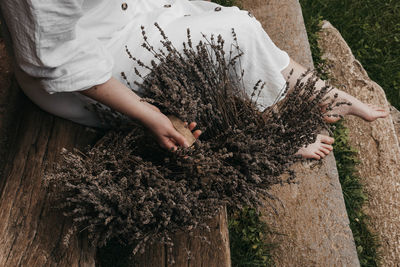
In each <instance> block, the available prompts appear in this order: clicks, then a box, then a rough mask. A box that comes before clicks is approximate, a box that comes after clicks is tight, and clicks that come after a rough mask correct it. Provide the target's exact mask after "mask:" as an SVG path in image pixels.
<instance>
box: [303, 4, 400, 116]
mask: <svg viewBox="0 0 400 267" xmlns="http://www.w3.org/2000/svg"><path fill="white" fill-rule="evenodd" d="M300 3H301V5H302V9H303V15H304V19H305V22H306V24H310V23H312V22H313V21H315V20H317V19H319V18H320V17H322V18H323V19H326V20H329V21H330V22H331V23H332V24H333V26H335V27H336V28H337V29H338V30H339V31H340V33H341V34H342V35H343V38H344V39H345V40H346V42H347V43H348V44H349V46H350V47H351V49H352V51H353V54H354V55H355V57H356V58H357V59H358V60H359V61H360V62H361V64H362V65H363V66H364V67H365V69H366V70H367V72H368V74H369V76H370V77H371V79H372V80H374V81H376V82H377V83H378V84H379V85H381V86H382V87H383V89H384V90H385V92H386V95H387V97H388V99H389V101H390V103H391V104H392V105H393V106H395V107H397V108H400V1H399V0H300Z"/></svg>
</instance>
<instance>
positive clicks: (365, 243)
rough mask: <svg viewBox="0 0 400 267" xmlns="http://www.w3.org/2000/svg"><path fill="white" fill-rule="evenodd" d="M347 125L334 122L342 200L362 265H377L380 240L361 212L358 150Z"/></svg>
mask: <svg viewBox="0 0 400 267" xmlns="http://www.w3.org/2000/svg"><path fill="white" fill-rule="evenodd" d="M348 131H349V130H348V129H347V128H346V127H345V126H344V125H343V123H342V122H338V123H336V124H335V130H334V138H335V143H334V144H333V148H334V150H333V152H334V154H335V158H336V166H337V169H338V172H339V179H340V183H341V185H342V190H343V197H344V202H345V204H346V209H347V214H348V216H349V220H350V228H351V231H352V232H353V236H354V241H355V243H356V247H357V254H358V258H359V260H360V264H361V266H368V267H372V266H379V255H378V253H377V249H378V247H379V240H378V239H377V237H376V235H374V234H372V233H371V232H370V231H369V229H368V225H369V218H368V217H367V216H366V215H365V214H364V213H363V206H364V204H365V202H366V201H367V200H368V199H367V197H366V195H365V194H364V191H363V186H362V184H361V182H360V177H358V176H357V170H356V166H357V164H358V163H359V161H358V159H357V151H356V150H355V149H353V148H352V147H351V146H350V144H349V140H348Z"/></svg>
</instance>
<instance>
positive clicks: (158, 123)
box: [142, 102, 201, 151]
mask: <svg viewBox="0 0 400 267" xmlns="http://www.w3.org/2000/svg"><path fill="white" fill-rule="evenodd" d="M143 104H144V105H145V106H146V108H149V112H148V116H146V118H145V119H143V120H142V123H143V124H144V125H145V126H146V127H147V128H148V129H149V130H150V131H151V132H152V133H153V134H154V136H155V138H156V140H157V142H158V143H159V144H160V146H161V147H163V148H165V149H168V150H171V151H176V150H177V149H178V146H182V147H189V145H190V144H189V143H188V140H186V139H185V137H184V136H183V135H182V134H180V133H179V132H178V131H177V130H176V129H175V128H174V126H173V124H172V123H171V121H170V120H169V119H168V117H167V116H165V115H164V114H162V113H161V112H160V110H159V109H158V108H157V107H155V106H153V105H151V104H149V103H146V102H143ZM186 125H187V123H186ZM195 127H196V123H195V122H192V123H190V124H189V125H188V128H189V130H190V131H193V130H194V128H195ZM192 134H193V136H194V137H195V138H196V139H197V138H199V136H200V135H201V131H200V130H196V131H193V132H192Z"/></svg>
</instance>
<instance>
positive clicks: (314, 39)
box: [303, 11, 379, 267]
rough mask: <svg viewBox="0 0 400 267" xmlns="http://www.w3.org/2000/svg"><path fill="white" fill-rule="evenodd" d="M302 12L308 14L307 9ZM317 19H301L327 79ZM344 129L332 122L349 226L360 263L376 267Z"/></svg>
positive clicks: (374, 247) (354, 161) (374, 248)
mask: <svg viewBox="0 0 400 267" xmlns="http://www.w3.org/2000/svg"><path fill="white" fill-rule="evenodd" d="M303 12H304V11H303ZM304 13H305V14H308V13H307V12H304ZM321 19H322V17H321V16H312V17H307V18H305V22H306V29H307V34H308V38H309V41H310V46H311V51H312V55H313V60H314V64H315V65H316V66H318V68H317V71H318V73H319V74H320V77H321V78H323V79H328V78H329V73H328V72H327V71H326V70H325V68H324V64H325V63H326V62H325V61H324V60H323V59H321V55H322V52H321V50H320V48H319V46H318V34H317V33H318V31H319V30H320V29H321V27H320V25H321ZM348 131H349V130H348V129H347V128H346V127H345V126H344V125H343V121H339V122H337V123H336V124H335V129H334V138H335V143H334V144H333V147H334V150H333V152H334V154H335V158H336V166H337V169H338V172H339V180H340V183H341V185H342V191H343V197H344V201H345V204H346V210H347V214H348V217H349V220H350V229H351V231H352V232H353V237H354V241H355V244H356V248H357V254H358V258H359V261H360V264H361V266H366V267H367V266H368V267H373V266H379V255H378V253H377V250H378V247H379V240H378V239H377V237H376V236H375V235H374V234H373V233H371V232H370V231H369V229H368V225H369V218H368V217H367V216H366V215H365V214H364V213H363V206H364V204H365V202H366V201H367V197H366V195H365V194H364V191H363V187H362V184H361V182H360V177H358V176H357V170H356V167H357V164H358V163H359V161H358V159H357V151H356V150H355V149H353V148H352V147H351V146H350V144H349V140H348V138H349V137H348Z"/></svg>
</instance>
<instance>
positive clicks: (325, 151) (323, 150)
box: [320, 147, 331, 155]
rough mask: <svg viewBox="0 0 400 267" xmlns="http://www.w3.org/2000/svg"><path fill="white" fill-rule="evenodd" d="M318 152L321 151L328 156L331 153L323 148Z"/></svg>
mask: <svg viewBox="0 0 400 267" xmlns="http://www.w3.org/2000/svg"><path fill="white" fill-rule="evenodd" d="M320 151H322V152H323V153H324V154H325V155H328V154H329V153H330V152H331V151H330V150H329V149H326V148H323V147H321V148H320Z"/></svg>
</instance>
